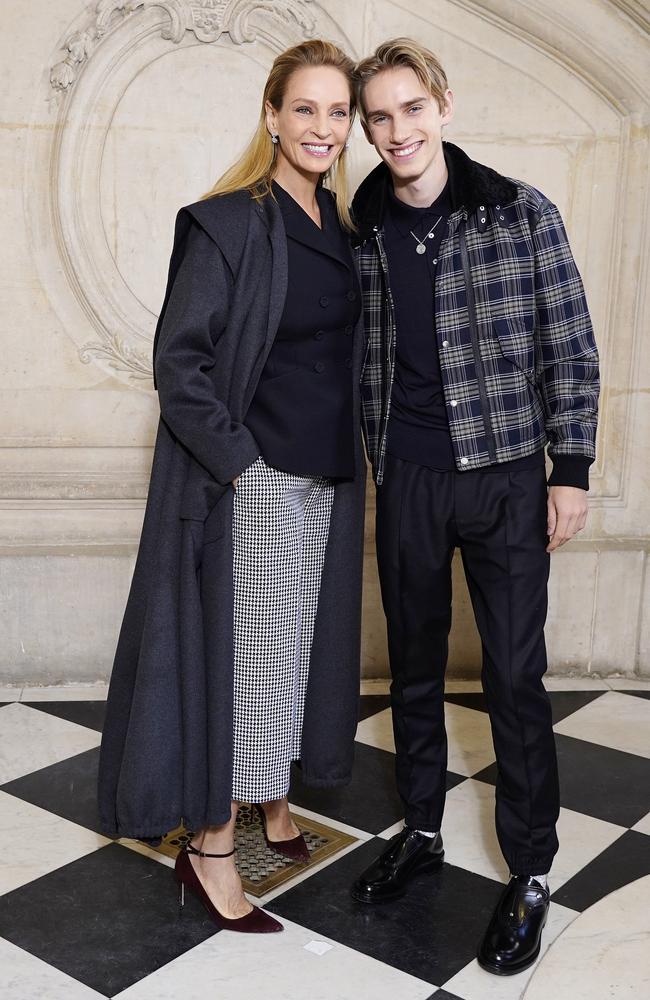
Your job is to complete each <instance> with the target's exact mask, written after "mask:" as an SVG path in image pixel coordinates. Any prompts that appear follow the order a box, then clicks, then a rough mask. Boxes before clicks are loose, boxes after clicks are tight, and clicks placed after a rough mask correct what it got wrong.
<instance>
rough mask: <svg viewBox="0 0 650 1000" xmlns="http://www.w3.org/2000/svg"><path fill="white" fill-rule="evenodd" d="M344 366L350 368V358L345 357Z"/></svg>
mask: <svg viewBox="0 0 650 1000" xmlns="http://www.w3.org/2000/svg"><path fill="white" fill-rule="evenodd" d="M345 367H346V368H352V358H346V359H345Z"/></svg>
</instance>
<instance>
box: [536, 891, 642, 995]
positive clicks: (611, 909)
mask: <svg viewBox="0 0 650 1000" xmlns="http://www.w3.org/2000/svg"><path fill="white" fill-rule="evenodd" d="M649 894H650V875H646V877H645V878H642V879H639V880H638V881H636V882H632V883H630V884H629V885H626V886H624V887H623V888H622V889H618V890H617V891H616V892H613V893H611V894H610V895H609V896H605V898H604V899H601V900H599V902H597V903H595V904H594V905H593V906H591V907H590V908H589V909H588V910H585V912H584V913H581V914H580V915H579V916H578V917H577V918H576V919H575V920H574V921H573V923H572V924H571V926H570V927H568V928H567V929H566V930H565V931H564V933H563V934H562V935H561V936H560V937H559V938H558V939H557V940H556V941H555V943H554V944H553V945H552V947H551V948H549V950H548V951H547V952H546V955H545V956H544V958H543V960H542V961H541V962H540V964H539V966H538V967H537V969H536V971H535V974H534V975H533V977H532V978H531V980H530V983H529V985H528V989H527V990H526V992H525V994H524V996H525V1000H548V998H549V997H553V998H554V1000H642V998H643V1000H645V998H646V997H650V921H649V920H648V895H649Z"/></svg>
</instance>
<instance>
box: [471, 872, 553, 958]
mask: <svg viewBox="0 0 650 1000" xmlns="http://www.w3.org/2000/svg"><path fill="white" fill-rule="evenodd" d="M549 906H550V894H549V892H548V889H544V888H542V886H541V885H540V884H539V882H537V881H536V880H535V879H534V878H529V877H525V876H522V875H515V876H513V877H512V878H511V879H510V881H509V882H508V885H507V886H506V888H505V889H504V891H503V893H502V895H501V899H500V900H499V902H498V904H497V907H496V909H495V911H494V913H493V914H492V919H491V920H490V923H489V924H488V929H487V931H486V932H485V937H484V938H483V940H482V941H481V944H480V946H479V949H478V955H477V958H478V963H479V965H480V966H481V968H483V969H485V970H486V971H487V972H493V973H494V974H495V975H497V976H513V975H514V974H515V973H516V972H523V971H524V969H527V968H528V967H529V966H531V965H532V964H533V962H534V961H535V959H536V958H537V956H538V955H539V949H540V945H541V941H542V931H543V929H544V924H545V923H546V917H547V916H548V908H549Z"/></svg>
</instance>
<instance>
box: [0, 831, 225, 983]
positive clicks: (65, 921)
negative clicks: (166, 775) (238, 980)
mask: <svg viewBox="0 0 650 1000" xmlns="http://www.w3.org/2000/svg"><path fill="white" fill-rule="evenodd" d="M185 898H186V904H185V913H184V915H183V918H182V919H179V916H178V901H177V895H176V887H175V885H174V883H173V877H172V873H171V870H170V869H169V868H168V867H166V866H165V865H162V864H159V863H158V862H157V861H152V860H151V859H149V858H145V857H143V856H142V855H140V854H136V853H135V852H134V851H131V850H129V849H128V848H126V847H121V846H120V845H119V844H109V845H108V846H107V847H103V848H101V849H100V850H97V851H95V852H93V853H92V854H89V855H87V856H86V857H83V858H79V860H78V861H74V862H72V863H71V864H69V865H65V866H64V867H63V868H58V869H57V870H56V871H54V872H51V873H50V874H49V875H44V876H43V877H42V878H39V879H36V880H35V881H33V882H29V883H28V884H27V885H25V886H22V887H21V888H19V889H14V890H13V891H12V892H8V893H6V894H5V895H4V896H1V897H0V935H1V936H2V937H5V938H6V939H7V940H8V941H11V942H12V943H13V944H15V945H18V947H19V948H24V949H25V950H26V951H28V952H31V954H33V955H36V956H37V957H38V958H40V959H42V960H43V961H45V962H48V963H49V964H50V965H53V966H54V967H55V968H57V969H60V970H61V971H62V972H65V973H66V974H67V975H69V976H72V977H73V979H77V980H79V981H80V982H82V983H85V984H86V985H87V986H89V987H91V988H92V989H94V990H97V991H98V992H99V993H102V994H104V996H107V997H112V996H114V995H115V994H116V993H119V992H120V991H121V990H124V989H126V988H127V986H130V985H131V984H132V983H136V982H138V981H139V980H140V979H143V978H144V976H148V975H150V974H151V973H152V972H154V971H155V970H156V969H158V968H160V967H161V966H163V965H166V964H167V963H168V962H170V961H172V959H174V958H177V957H178V956H179V955H182V954H183V953H184V952H186V951H188V950H189V949H190V948H193V947H194V946H195V945H197V944H199V943H200V942H201V941H204V940H205V939H206V938H208V937H210V936H211V935H212V934H213V933H215V928H214V925H213V924H212V923H211V922H210V921H209V919H208V917H207V915H206V913H205V910H203V908H202V907H201V905H200V903H198V901H197V900H195V899H194V898H191V897H189V896H188V895H186V897H185Z"/></svg>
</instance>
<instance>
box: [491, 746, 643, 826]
mask: <svg viewBox="0 0 650 1000" xmlns="http://www.w3.org/2000/svg"><path fill="white" fill-rule="evenodd" d="M555 745H556V747H557V757H558V768H559V772H560V801H561V804H562V805H563V806H564V807H565V808H566V809H574V810H575V811H576V812H581V813H585V814H586V815H587V816H594V817H595V818H596V819H603V820H606V821H607V822H608V823H616V824H617V825H618V826H625V827H630V826H634V824H635V823H638V821H639V820H640V819H642V818H643V817H644V816H645V815H646V814H647V813H648V812H650V760H648V759H646V758H645V757H639V756H638V755H637V754H632V753H623V751H622V750H611V749H610V748H609V747H603V746H600V745H598V744H596V743H588V742H587V741H586V740H577V739H574V738H573V737H572V736H561V735H560V734H558V733H556V735H555ZM474 777H475V778H476V779H477V780H478V781H487V782H489V783H490V784H493V785H494V784H496V764H491V765H490V766H489V767H486V768H485V769H484V770H483V771H480V772H479V773H478V774H475V775H474Z"/></svg>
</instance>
